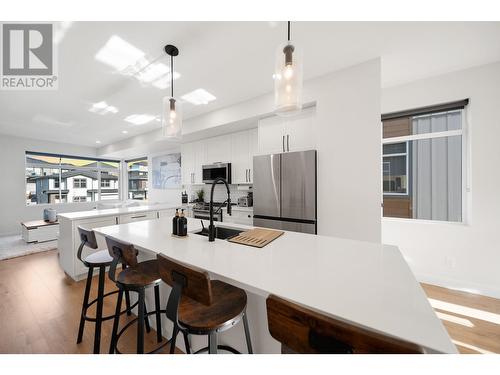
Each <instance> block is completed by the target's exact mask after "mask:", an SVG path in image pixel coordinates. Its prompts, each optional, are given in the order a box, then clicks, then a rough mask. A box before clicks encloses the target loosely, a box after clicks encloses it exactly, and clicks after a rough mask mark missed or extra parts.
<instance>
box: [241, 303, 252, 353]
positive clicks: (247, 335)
mask: <svg viewBox="0 0 500 375" xmlns="http://www.w3.org/2000/svg"><path fill="white" fill-rule="evenodd" d="M243 327H244V328H245V339H246V340H247V348H248V354H253V349H252V339H251V338H250V328H249V327H248V318H247V312H246V311H245V313H244V314H243Z"/></svg>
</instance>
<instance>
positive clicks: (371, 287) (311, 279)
mask: <svg viewBox="0 0 500 375" xmlns="http://www.w3.org/2000/svg"><path fill="white" fill-rule="evenodd" d="M206 226H207V224H206ZM220 226H228V227H240V228H243V229H246V228H249V227H246V226H243V225H237V224H230V225H225V224H220ZM200 228H201V224H200V220H197V219H188V231H189V232H193V231H195V230H199V229H200ZM94 230H95V231H96V232H98V233H100V234H103V235H106V236H111V237H114V238H116V239H119V240H122V241H126V242H130V243H132V244H134V245H135V246H137V247H138V248H139V249H141V250H146V251H150V252H154V253H163V254H165V255H167V256H169V257H172V258H174V259H176V260H178V261H181V262H184V263H187V264H190V265H193V266H196V267H199V268H202V269H205V270H207V271H208V272H210V274H211V275H212V277H214V278H220V279H223V280H225V281H227V282H230V283H232V284H234V285H236V286H239V287H242V288H244V289H246V290H248V291H250V292H253V293H257V294H260V295H263V296H267V295H268V294H275V295H277V296H280V297H282V298H285V299H287V300H289V301H292V302H295V303H298V304H301V305H303V306H305V307H308V308H311V309H313V310H315V311H318V312H320V313H324V314H326V315H330V316H333V317H337V318H341V319H345V320H347V321H350V322H354V323H356V324H359V325H362V326H365V327H368V328H371V329H374V330H377V331H380V332H383V333H385V334H388V335H392V336H395V337H399V338H402V339H405V340H408V341H411V342H414V343H417V344H420V345H422V346H424V347H426V348H428V349H429V351H431V352H433V351H437V352H444V353H457V350H456V347H455V346H454V345H453V343H452V342H451V340H450V337H449V336H448V333H447V332H446V330H445V328H444V327H443V324H442V323H441V321H440V320H439V319H438V317H437V316H436V314H435V313H434V310H433V309H432V307H431V306H430V304H429V302H428V300H427V298H426V295H425V294H424V292H423V290H422V288H421V286H420V284H419V283H418V282H417V280H416V279H415V277H414V275H413V273H412V272H411V271H410V269H409V267H408V265H407V263H406V262H405V260H404V258H403V256H402V255H401V253H400V251H399V249H398V248H397V247H395V246H389V245H381V244H376V243H369V242H361V241H354V240H346V239H340V238H334V237H326V236H316V235H310V234H304V233H295V232H285V234H284V235H283V236H281V237H279V238H278V239H276V240H275V241H273V242H271V243H270V244H269V245H267V246H266V247H264V248H262V249H258V248H253V247H249V246H244V245H239V244H235V243H231V242H228V241H224V240H215V242H211V243H210V242H208V239H207V237H204V236H199V235H196V234H194V233H190V234H189V236H188V237H186V238H175V237H172V236H171V232H170V231H171V221H170V218H166V219H159V220H147V221H141V222H134V223H129V224H121V225H114V226H109V227H103V228H97V229H94Z"/></svg>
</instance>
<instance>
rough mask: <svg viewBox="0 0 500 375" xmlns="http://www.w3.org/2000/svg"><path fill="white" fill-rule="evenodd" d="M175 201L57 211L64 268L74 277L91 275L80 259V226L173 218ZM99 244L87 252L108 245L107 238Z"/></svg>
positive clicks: (61, 260)
mask: <svg viewBox="0 0 500 375" xmlns="http://www.w3.org/2000/svg"><path fill="white" fill-rule="evenodd" d="M176 207H181V206H173V205H172V204H155V205H143V206H134V207H120V208H109V209H103V210H89V211H78V212H68V213H64V214H59V215H57V217H58V220H59V223H60V224H59V238H58V244H57V248H58V250H59V264H60V266H61V268H62V269H63V270H64V272H65V273H66V274H67V275H68V276H69V277H71V278H72V279H73V280H80V279H82V278H84V277H85V276H86V275H87V271H88V270H87V268H86V267H85V266H84V265H83V264H82V262H80V261H79V260H78V258H77V257H76V253H77V250H78V247H79V246H80V242H81V241H80V237H79V235H78V227H79V226H81V227H83V228H86V229H93V228H95V227H103V226H106V225H114V224H124V223H131V222H137V221H142V220H151V219H159V218H163V217H166V218H172V217H173V216H174V213H175V208H176ZM97 243H98V245H99V248H98V249H96V250H92V249H88V248H87V249H86V250H85V253H84V254H87V255H88V254H90V253H91V252H95V251H99V250H102V249H105V248H106V242H105V240H104V238H102V237H101V238H97Z"/></svg>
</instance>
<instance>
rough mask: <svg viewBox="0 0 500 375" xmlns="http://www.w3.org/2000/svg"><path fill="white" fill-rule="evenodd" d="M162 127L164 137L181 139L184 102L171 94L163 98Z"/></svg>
mask: <svg viewBox="0 0 500 375" xmlns="http://www.w3.org/2000/svg"><path fill="white" fill-rule="evenodd" d="M162 127H163V136H164V137H166V138H172V139H181V137H182V104H181V103H180V102H179V101H177V100H175V99H174V98H172V97H171V96H170V97H169V96H166V97H164V98H163V115H162Z"/></svg>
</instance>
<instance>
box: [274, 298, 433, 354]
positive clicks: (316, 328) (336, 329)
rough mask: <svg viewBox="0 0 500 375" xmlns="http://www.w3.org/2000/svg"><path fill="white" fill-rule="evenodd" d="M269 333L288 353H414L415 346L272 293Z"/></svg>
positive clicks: (416, 348) (415, 351)
mask: <svg viewBox="0 0 500 375" xmlns="http://www.w3.org/2000/svg"><path fill="white" fill-rule="evenodd" d="M266 305H267V321H268V327H269V332H270V333H271V336H273V337H274V338H275V339H276V340H278V341H279V342H281V344H282V351H283V352H285V353H286V352H288V353H330V354H332V353H364V354H369V353H372V354H383V353H391V354H398V353H401V354H403V353H404V354H418V353H424V352H425V350H424V348H422V347H421V346H419V345H416V344H414V343H411V342H408V341H403V340H400V339H397V338H394V337H392V336H387V335H384V334H382V333H379V332H376V331H373V330H370V329H367V328H364V327H360V326H358V325H354V324H351V323H348V322H345V321H343V320H338V319H333V318H330V317H327V316H325V315H323V314H319V313H316V312H314V311H311V310H309V309H306V308H304V307H301V306H298V305H296V304H294V303H291V302H288V301H285V300H284V299H281V298H279V297H276V296H273V295H271V296H269V297H268V298H267V300H266Z"/></svg>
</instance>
